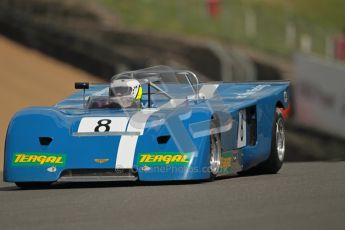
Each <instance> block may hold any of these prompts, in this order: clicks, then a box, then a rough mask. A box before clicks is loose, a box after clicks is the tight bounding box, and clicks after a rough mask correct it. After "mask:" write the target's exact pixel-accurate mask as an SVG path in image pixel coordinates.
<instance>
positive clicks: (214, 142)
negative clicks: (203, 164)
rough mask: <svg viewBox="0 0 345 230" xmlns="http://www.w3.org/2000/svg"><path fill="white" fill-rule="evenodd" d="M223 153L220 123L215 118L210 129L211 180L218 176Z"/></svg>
mask: <svg viewBox="0 0 345 230" xmlns="http://www.w3.org/2000/svg"><path fill="white" fill-rule="evenodd" d="M221 154H222V150H221V142H220V132H219V125H218V122H217V120H216V119H215V118H213V119H212V121H211V129H210V180H213V179H214V178H216V176H217V174H218V172H219V170H220V160H221Z"/></svg>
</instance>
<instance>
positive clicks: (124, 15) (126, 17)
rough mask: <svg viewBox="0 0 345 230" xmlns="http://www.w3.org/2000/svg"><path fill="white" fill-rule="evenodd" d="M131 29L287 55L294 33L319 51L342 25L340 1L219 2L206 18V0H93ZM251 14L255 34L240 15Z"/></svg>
mask: <svg viewBox="0 0 345 230" xmlns="http://www.w3.org/2000/svg"><path fill="white" fill-rule="evenodd" d="M97 1H100V2H101V3H102V4H105V5H106V6H107V7H109V8H110V9H111V10H112V11H113V12H114V13H115V14H117V15H118V16H119V17H120V18H121V20H122V22H123V24H125V25H129V26H131V27H134V28H137V29H145V30H157V31H160V32H165V33H172V34H188V35H193V36H202V37H209V38H216V39H219V40H223V41H232V42H236V43H240V44H245V45H251V46H253V47H256V48H258V49H262V50H264V51H268V52H274V53H278V54H283V55H289V54H291V52H293V51H294V50H295V49H297V48H298V46H299V40H298V39H299V37H300V36H301V35H302V34H308V35H310V36H311V37H312V38H313V52H316V53H320V54H324V53H325V44H326V39H327V38H328V37H329V36H331V35H333V34H334V33H335V32H334V31H336V32H339V31H341V30H342V29H343V27H345V22H344V18H345V17H344V16H345V11H344V9H345V1H344V0H328V1H326V0H290V1H287V0H221V13H220V15H219V17H217V18H211V17H210V16H209V14H208V11H207V7H206V0H97ZM248 11H251V12H255V15H256V23H257V33H256V35H255V36H249V35H248V33H246V30H245V19H244V18H245V15H246V14H247V13H248ZM288 22H289V23H292V24H293V25H295V27H296V41H295V44H293V46H292V47H291V46H287V45H286V37H285V36H286V25H287V23H288Z"/></svg>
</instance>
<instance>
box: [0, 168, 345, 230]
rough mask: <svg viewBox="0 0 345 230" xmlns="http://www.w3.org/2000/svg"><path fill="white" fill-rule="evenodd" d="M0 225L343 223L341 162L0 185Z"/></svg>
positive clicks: (105, 226) (246, 226)
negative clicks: (139, 179) (240, 172)
mask: <svg viewBox="0 0 345 230" xmlns="http://www.w3.org/2000/svg"><path fill="white" fill-rule="evenodd" d="M0 204H1V205H0V223H1V229H3V230H4V229H140V230H144V229H255V230H258V229H279V230H281V229H313V230H315V229H332V230H335V229H344V226H345V162H334V163H287V164H285V165H284V167H283V169H282V170H281V171H280V173H279V174H277V175H259V176H249V177H234V178H227V179H221V180H216V181H214V182H211V183H210V182H205V183H187V184H186V183H185V184H174V183H170V184H137V183H106V184H104V183H102V184H99V183H96V184H95V183H91V184H90V183H82V184H58V185H55V186H53V187H52V188H51V189H42V190H20V189H17V188H16V187H15V186H14V185H13V184H10V183H3V182H2V183H1V184H0Z"/></svg>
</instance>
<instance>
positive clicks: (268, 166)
mask: <svg viewBox="0 0 345 230" xmlns="http://www.w3.org/2000/svg"><path fill="white" fill-rule="evenodd" d="M285 148H286V146H285V128H284V118H283V116H282V114H281V112H280V110H279V108H276V111H275V115H274V119H273V127H272V142H271V153H270V156H269V157H268V159H267V160H266V161H264V162H263V163H261V164H260V165H259V166H258V171H259V173H266V174H275V173H277V172H278V171H279V170H280V169H281V167H282V166H283V162H284V155H285Z"/></svg>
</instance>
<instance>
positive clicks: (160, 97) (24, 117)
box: [4, 66, 289, 187]
mask: <svg viewBox="0 0 345 230" xmlns="http://www.w3.org/2000/svg"><path fill="white" fill-rule="evenodd" d="M75 88H76V89H80V90H79V91H78V92H76V93H75V94H73V95H71V96H70V97H68V98H66V99H64V100H63V101H61V102H59V103H58V104H56V105H55V106H52V107H32V108H27V109H24V110H22V111H20V112H18V113H16V114H15V115H14V117H13V118H12V120H11V122H10V124H9V127H8V130H7V137H6V147H5V164H4V180H5V181H7V182H14V183H16V185H17V186H19V187H36V186H45V185H49V184H51V183H53V182H80V181H82V182H84V181H128V180H130V181H132V180H133V181H134V180H139V181H179V180H209V179H211V180H212V179H214V178H216V177H220V176H228V175H235V174H238V173H240V172H248V171H253V170H255V172H258V173H276V172H278V170H279V169H280V168H281V166H282V164H283V159H284V153H285V133H284V119H283V117H282V115H281V110H282V109H284V108H287V106H288V103H289V95H288V92H289V82H251V83H224V82H208V83H200V82H199V79H198V77H197V76H196V75H195V74H194V73H193V72H191V71H188V70H179V69H173V68H170V67H165V66H157V67H151V68H147V69H143V70H136V71H129V72H124V73H120V74H118V75H115V76H114V77H113V78H112V79H111V82H110V84H98V85H89V84H88V83H85V82H84V83H83V82H80V83H76V84H75Z"/></svg>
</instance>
